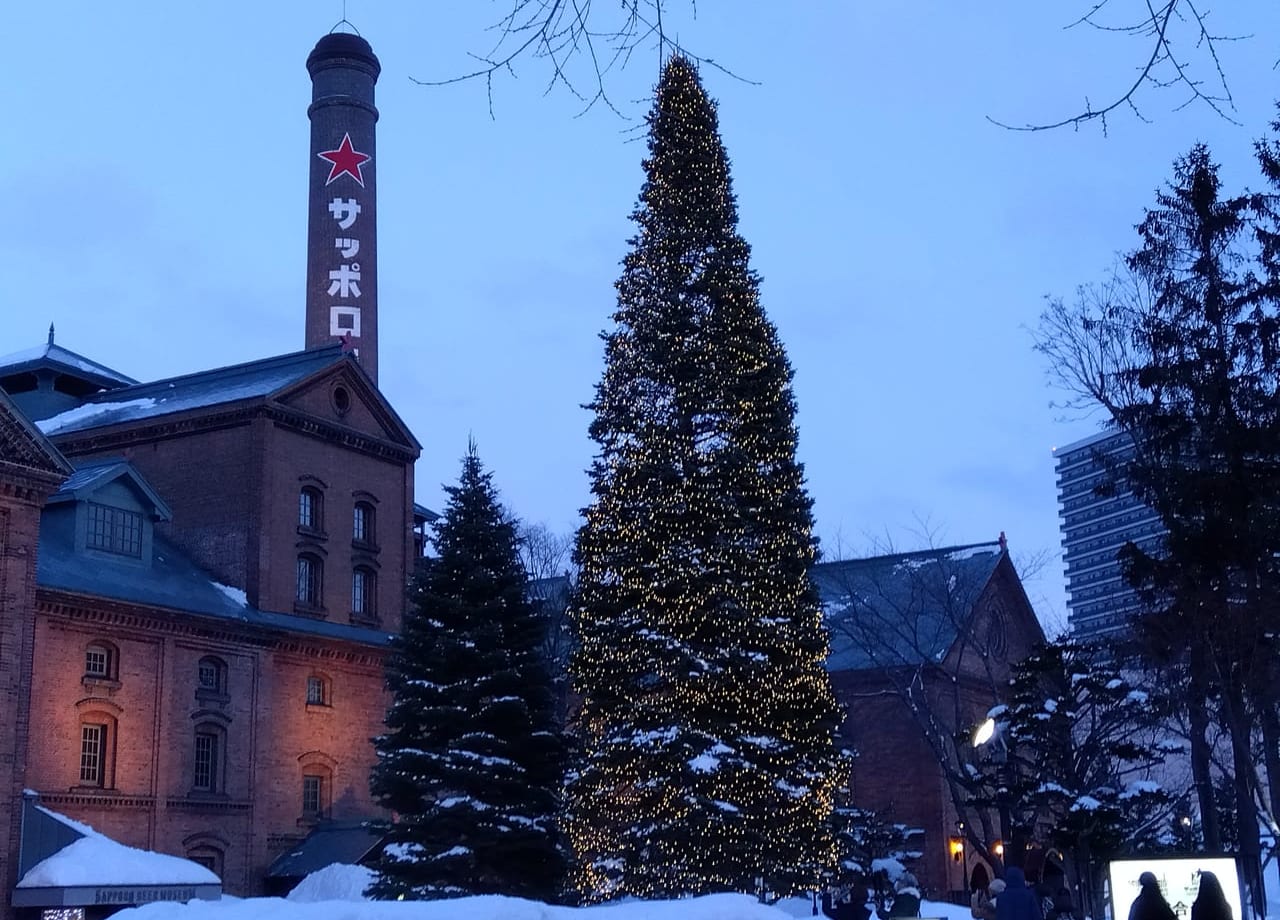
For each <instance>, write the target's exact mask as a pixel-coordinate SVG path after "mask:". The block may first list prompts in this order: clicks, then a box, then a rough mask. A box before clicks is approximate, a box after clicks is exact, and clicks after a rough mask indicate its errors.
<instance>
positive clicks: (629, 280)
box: [566, 57, 846, 900]
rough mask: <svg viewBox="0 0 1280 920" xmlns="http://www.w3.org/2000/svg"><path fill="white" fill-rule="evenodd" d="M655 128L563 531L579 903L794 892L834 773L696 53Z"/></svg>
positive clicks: (729, 196)
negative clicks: (569, 603) (580, 480)
mask: <svg viewBox="0 0 1280 920" xmlns="http://www.w3.org/2000/svg"><path fill="white" fill-rule="evenodd" d="M648 123H649V128H650V133H649V145H648V157H647V159H646V160H645V161H644V168H645V175H646V180H645V183H644V186H643V188H642V190H641V193H640V201H639V203H638V205H637V207H636V209H635V211H634V212H633V214H632V219H633V220H634V221H635V223H636V225H637V228H638V230H637V232H636V234H635V236H634V237H633V238H632V240H631V247H632V248H631V251H630V252H629V253H628V254H627V256H626V257H625V259H624V261H623V271H622V276H621V278H619V280H618V282H617V290H618V301H617V309H616V311H615V313H614V316H613V319H614V323H615V327H614V329H613V330H612V331H611V332H609V333H608V334H607V335H606V336H605V358H606V364H605V371H604V374H603V377H602V379H601V382H600V383H599V384H598V386H597V388H596V394H595V399H594V400H593V402H592V404H591V408H592V410H593V412H594V418H593V420H592V422H591V427H590V433H591V437H592V439H593V440H594V441H595V442H596V444H597V447H598V452H597V455H596V458H595V460H594V462H593V464H592V468H591V489H592V502H591V505H590V507H589V508H588V509H587V510H586V521H585V523H584V525H583V527H582V528H581V530H580V531H579V534H578V541H577V558H578V562H579V564H580V566H581V574H580V584H579V590H578V592H577V594H576V596H575V599H574V603H573V609H572V611H571V613H572V617H573V622H574V626H575V628H576V631H577V635H578V647H577V649H576V651H575V653H574V656H573V659H572V664H571V667H572V673H573V679H574V685H575V689H576V690H577V691H578V693H579V694H580V696H581V700H582V707H581V712H580V715H579V720H578V723H579V728H580V731H581V734H582V741H583V756H582V759H581V762H580V764H579V768H578V769H577V771H575V773H574V774H573V776H572V780H571V782H570V783H569V786H568V793H567V809H568V810H567V817H566V825H567V829H568V831H569V835H570V838H571V842H572V844H573V847H574V851H575V865H574V870H573V871H574V874H575V877H574V882H575V884H576V885H577V887H578V889H579V890H580V892H581V893H582V895H583V896H584V897H585V898H587V899H588V900H601V899H606V898H613V897H621V896H626V895H632V896H639V897H665V896H673V895H681V894H686V893H704V892H710V891H724V890H753V889H754V888H755V886H756V884H757V880H758V879H763V883H764V884H765V885H766V886H767V887H768V888H770V889H771V890H773V891H777V892H779V893H786V892H789V891H792V890H794V889H796V888H798V887H800V886H803V885H806V884H812V883H814V882H815V881H816V879H817V876H818V874H819V873H820V872H821V871H822V870H824V869H826V868H828V867H830V866H832V865H834V861H835V853H834V845H833V841H832V839H831V835H830V832H829V830H828V828H827V819H828V817H829V816H830V814H831V810H832V806H833V799H834V794H835V790H836V788H837V786H838V785H839V783H840V781H841V779H842V773H843V771H844V770H845V768H846V765H845V764H844V763H843V762H842V760H841V758H840V755H839V754H838V752H837V750H836V747H835V744H834V741H833V736H834V731H835V728H836V726H837V722H838V709H837V706H836V703H835V698H834V695H833V693H832V689H831V684H830V680H829V677H828V675H827V673H826V670H825V669H824V667H823V662H824V659H825V656H826V652H827V638H826V633H825V631H824V629H823V626H822V615H821V609H820V606H819V603H818V598H817V594H816V592H815V591H814V589H813V587H812V585H811V583H810V581H809V569H810V567H811V565H812V564H813V562H814V556H815V543H814V539H813V536H812V523H813V522H812V513H811V503H810V500H809V498H808V496H807V494H806V492H805V489H804V476H803V469H802V468H801V466H800V465H799V463H797V461H796V457H795V447H796V428H795V400H794V397H793V395H792V391H791V378H792V371H791V367H790V364H789V362H788V360H787V357H786V354H785V352H784V350H783V348H782V345H781V343H780V341H779V340H778V335H777V331H776V330H775V329H774V327H773V325H772V324H771V323H770V322H769V320H768V318H767V317H766V316H765V314H764V311H763V309H762V308H761V306H760V298H759V279H758V277H757V276H756V274H755V273H754V272H753V271H752V270H751V267H750V264H749V262H750V247H749V246H748V245H747V243H746V241H745V240H743V239H742V237H741V236H739V235H738V232H737V221H738V217H737V205H736V201H735V199H734V195H733V191H732V186H731V182H730V178H729V162H728V158H727V156H726V155H725V151H724V148H723V146H722V144H721V142H720V137H719V132H718V127H717V121H716V113H715V106H714V103H712V101H711V100H710V99H709V98H708V97H707V96H706V94H705V92H704V91H703V89H702V86H701V84H700V81H699V79H698V75H697V73H696V71H695V70H694V69H693V67H692V65H691V64H690V63H689V62H688V61H686V60H684V59H682V58H678V57H677V58H674V59H672V60H671V61H670V62H669V63H668V64H667V66H666V67H665V68H664V71H663V74H662V78H661V81H660V82H659V85H658V90H657V98H656V101H655V103H654V106H653V108H652V110H651V112H650V114H649V117H648Z"/></svg>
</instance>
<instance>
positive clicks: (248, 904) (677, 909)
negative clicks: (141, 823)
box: [113, 865, 969, 920]
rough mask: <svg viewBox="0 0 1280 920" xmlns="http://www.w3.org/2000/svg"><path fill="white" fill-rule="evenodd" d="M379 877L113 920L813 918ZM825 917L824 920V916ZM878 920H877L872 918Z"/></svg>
mask: <svg viewBox="0 0 1280 920" xmlns="http://www.w3.org/2000/svg"><path fill="white" fill-rule="evenodd" d="M372 879H373V873H372V872H371V871H370V870H368V869H365V868H363V867H361V866H343V865H333V866H329V867H327V868H325V869H321V870H320V871H319V872H313V873H312V874H311V875H308V876H307V877H306V878H305V879H303V880H302V883H301V884H299V885H298V887H297V888H295V889H294V890H293V891H292V892H290V893H289V897H288V899H287V900H286V899H280V898H246V899H244V900H241V899H237V898H224V899H223V900H222V901H192V902H190V903H189V904H162V903H156V904H148V905H146V906H145V907H136V908H133V909H132V910H127V911H123V912H121V913H119V914H117V915H115V917H114V918H113V920H790V918H793V917H794V918H801V917H811V916H812V915H813V910H814V902H813V900H812V899H811V898H805V897H800V898H788V899H787V900H785V901H779V902H778V903H777V904H775V905H773V906H766V905H763V904H760V903H758V902H757V901H756V899H755V898H753V897H751V896H749V895H745V894H714V895H707V896H706V897H701V898H689V899H686V900H680V901H628V902H625V903H621V904H610V905H606V906H602V907H582V908H573V907H553V906H551V905H547V904H541V903H539V902H537V901H523V900H520V899H518V898H503V897H496V896H485V897H474V898H456V899H453V900H446V901H400V902H396V901H367V900H365V899H364V896H363V892H364V889H365V888H366V887H367V886H368V885H369V883H370V881H372ZM819 916H821V915H819ZM920 916H921V917H934V918H940V920H969V908H968V907H959V906H957V905H955V904H943V903H940V902H936V901H925V902H923V903H922V904H921V905H920ZM872 920H877V918H876V917H875V915H874V914H873V915H872Z"/></svg>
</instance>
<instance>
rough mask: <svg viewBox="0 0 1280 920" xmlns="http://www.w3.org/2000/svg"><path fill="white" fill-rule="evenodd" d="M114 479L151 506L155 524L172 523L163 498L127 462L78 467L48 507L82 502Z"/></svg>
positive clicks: (51, 497) (114, 461) (106, 461)
mask: <svg viewBox="0 0 1280 920" xmlns="http://www.w3.org/2000/svg"><path fill="white" fill-rule="evenodd" d="M117 479H123V480H125V481H126V482H127V483H128V485H129V486H130V487H131V488H132V489H133V490H134V492H135V493H137V495H138V497H139V498H141V499H142V500H143V501H144V502H145V503H147V504H149V505H151V515H152V517H153V518H155V519H156V520H157V521H171V520H173V512H172V511H170V510H169V506H168V505H167V504H165V501H164V499H163V498H161V497H160V495H159V493H158V492H156V490H155V489H153V488H151V485H150V484H149V483H148V482H147V481H146V480H145V479H143V478H142V474H141V473H139V472H138V470H137V468H136V467H135V466H134V465H133V464H132V463H130V462H129V461H128V460H122V459H118V458H116V459H107V460H94V461H91V462H89V463H85V464H82V465H78V466H77V467H76V471H75V472H74V473H72V474H71V478H69V479H68V480H67V481H66V482H64V483H63V484H62V488H60V489H59V490H58V491H57V492H55V493H54V494H53V495H51V496H50V497H49V504H51V505H53V504H60V503H62V502H71V501H77V502H78V501H85V500H86V499H89V498H92V497H93V494H94V493H95V492H97V491H98V490H99V489H101V488H102V487H103V486H105V485H107V484H108V483H112V482H115V481H116V480H117Z"/></svg>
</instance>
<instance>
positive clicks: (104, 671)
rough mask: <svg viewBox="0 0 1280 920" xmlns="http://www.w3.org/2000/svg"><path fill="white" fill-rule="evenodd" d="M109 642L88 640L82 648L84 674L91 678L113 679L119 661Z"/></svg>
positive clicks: (117, 671)
mask: <svg viewBox="0 0 1280 920" xmlns="http://www.w3.org/2000/svg"><path fill="white" fill-rule="evenodd" d="M118 657H119V656H117V655H116V649H115V646H113V645H112V644H111V643H110V642H101V641H95V642H90V643H89V644H88V645H87V646H86V647H85V650H84V676H85V677H86V678H90V679H93V680H115V679H116V675H117V674H118V673H119V670H118V668H119V666H120V662H119V660H118Z"/></svg>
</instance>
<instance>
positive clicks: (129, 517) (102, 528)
mask: <svg viewBox="0 0 1280 920" xmlns="http://www.w3.org/2000/svg"><path fill="white" fill-rule="evenodd" d="M87 545H88V547H89V549H100V550H102V551H104V552H108V553H117V554H119V555H121V556H137V557H139V558H141V557H142V515H141V514H139V513H138V512H137V511H126V510H125V509H124V508H112V507H111V506H110V505H99V504H97V503H96V502H89V533H88V540H87Z"/></svg>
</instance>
